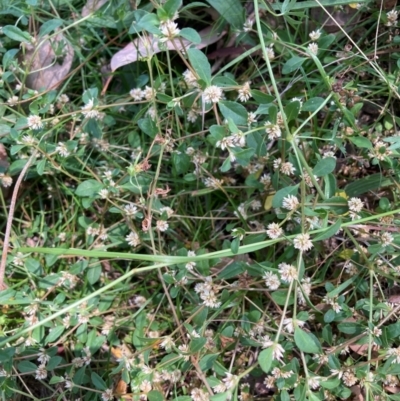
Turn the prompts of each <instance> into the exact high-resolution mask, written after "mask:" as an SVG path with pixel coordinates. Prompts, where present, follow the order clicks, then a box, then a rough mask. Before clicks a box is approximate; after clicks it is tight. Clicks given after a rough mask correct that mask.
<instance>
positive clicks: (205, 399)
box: [190, 388, 210, 401]
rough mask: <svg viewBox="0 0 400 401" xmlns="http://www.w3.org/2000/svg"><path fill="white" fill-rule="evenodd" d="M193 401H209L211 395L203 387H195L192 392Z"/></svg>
mask: <svg viewBox="0 0 400 401" xmlns="http://www.w3.org/2000/svg"><path fill="white" fill-rule="evenodd" d="M190 396H191V397H192V400H193V401H209V400H210V396H209V394H208V393H207V392H205V391H204V390H202V389H201V388H194V389H193V390H192V392H191V393H190Z"/></svg>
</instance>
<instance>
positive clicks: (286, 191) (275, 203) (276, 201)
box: [272, 185, 299, 209]
mask: <svg viewBox="0 0 400 401" xmlns="http://www.w3.org/2000/svg"><path fill="white" fill-rule="evenodd" d="M298 190H299V185H294V186H288V187H285V188H282V189H280V190H279V191H278V192H277V193H276V194H275V195H274V198H273V199H272V207H273V208H275V209H277V208H280V207H282V202H283V198H285V197H286V196H288V195H294V196H296V195H297V192H298Z"/></svg>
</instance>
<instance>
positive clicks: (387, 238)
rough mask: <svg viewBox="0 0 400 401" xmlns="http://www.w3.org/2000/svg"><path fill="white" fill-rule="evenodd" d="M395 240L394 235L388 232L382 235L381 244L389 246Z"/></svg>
mask: <svg viewBox="0 0 400 401" xmlns="http://www.w3.org/2000/svg"><path fill="white" fill-rule="evenodd" d="M393 240H394V237H393V235H392V234H390V233H388V232H384V233H382V235H381V243H382V246H383V247H386V246H389V245H390V244H391V243H392V242H393Z"/></svg>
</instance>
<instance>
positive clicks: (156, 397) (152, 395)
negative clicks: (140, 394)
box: [147, 390, 164, 401]
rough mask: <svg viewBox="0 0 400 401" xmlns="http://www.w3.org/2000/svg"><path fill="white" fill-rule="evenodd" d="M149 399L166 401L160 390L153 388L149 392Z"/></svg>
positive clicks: (151, 400)
mask: <svg viewBox="0 0 400 401" xmlns="http://www.w3.org/2000/svg"><path fill="white" fill-rule="evenodd" d="M147 399H148V400H149V401H164V396H163V395H162V393H161V392H160V391H157V390H151V391H149V392H148V393H147Z"/></svg>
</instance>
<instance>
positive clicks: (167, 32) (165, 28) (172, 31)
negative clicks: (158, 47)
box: [160, 20, 181, 42]
mask: <svg viewBox="0 0 400 401" xmlns="http://www.w3.org/2000/svg"><path fill="white" fill-rule="evenodd" d="M160 31H161V33H162V34H163V36H164V37H163V38H161V39H160V41H161V42H166V41H168V40H170V39H173V38H174V37H175V36H177V35H179V32H180V31H181V30H180V29H179V28H178V24H177V23H176V22H173V21H171V20H167V21H164V22H162V23H161V24H160Z"/></svg>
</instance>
